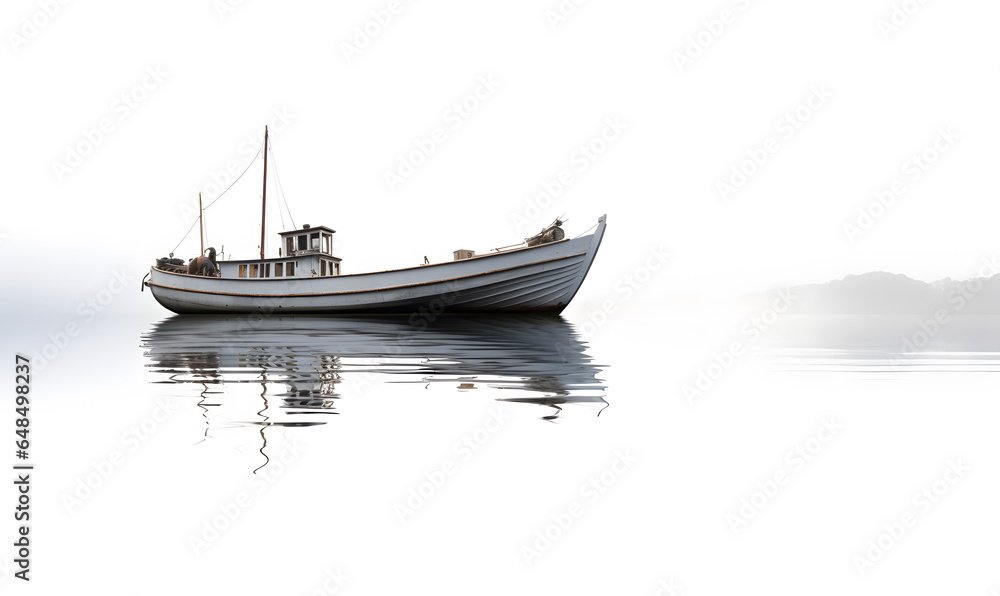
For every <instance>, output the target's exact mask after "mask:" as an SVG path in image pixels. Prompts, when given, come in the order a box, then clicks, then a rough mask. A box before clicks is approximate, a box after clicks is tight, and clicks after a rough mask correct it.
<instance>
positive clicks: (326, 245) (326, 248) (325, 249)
mask: <svg viewBox="0 0 1000 596" xmlns="http://www.w3.org/2000/svg"><path fill="white" fill-rule="evenodd" d="M332 238H333V237H332V236H330V235H329V234H323V252H325V253H326V254H330V253H331V252H333V251H332V250H330V241H331V239H332Z"/></svg>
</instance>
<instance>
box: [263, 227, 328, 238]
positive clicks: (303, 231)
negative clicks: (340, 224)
mask: <svg viewBox="0 0 1000 596" xmlns="http://www.w3.org/2000/svg"><path fill="white" fill-rule="evenodd" d="M320 230H322V231H324V232H330V233H331V234H336V233H337V230H333V229H330V228H328V227H326V226H310V227H308V228H301V229H299V230H289V231H287V232H278V235H279V236H286V235H288V234H308V233H309V232H318V231H320Z"/></svg>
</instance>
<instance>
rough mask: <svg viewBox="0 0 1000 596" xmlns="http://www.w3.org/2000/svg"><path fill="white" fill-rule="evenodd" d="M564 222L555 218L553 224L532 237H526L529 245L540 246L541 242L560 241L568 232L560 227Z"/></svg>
mask: <svg viewBox="0 0 1000 596" xmlns="http://www.w3.org/2000/svg"><path fill="white" fill-rule="evenodd" d="M562 224H563V222H561V221H560V220H558V219H557V220H555V221H554V222H552V225H550V226H549V227H547V228H545V229H544V230H542V231H541V232H539V233H537V234H535V235H534V236H532V237H531V238H527V239H525V242H527V243H528V246H538V245H539V244H548V243H550V242H558V241H559V240H562V239H563V238H565V237H566V232H564V231H563V229H562V228H561V227H560V226H562Z"/></svg>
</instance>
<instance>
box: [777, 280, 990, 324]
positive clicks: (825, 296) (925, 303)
mask: <svg viewBox="0 0 1000 596" xmlns="http://www.w3.org/2000/svg"><path fill="white" fill-rule="evenodd" d="M791 292H792V294H793V295H794V296H797V300H796V301H795V305H794V307H793V309H792V312H795V313H799V314H873V315H874V314H930V313H933V312H935V311H936V310H938V309H945V310H946V311H947V312H949V313H951V314H1000V275H994V276H993V277H987V278H973V279H970V280H953V279H950V278H945V279H942V280H938V281H935V282H932V283H927V282H923V281H918V280H915V279H911V278H909V277H907V276H905V275H900V274H893V273H886V272H884V271H877V272H873V273H865V274H863V275H849V276H847V277H845V278H844V279H841V280H836V281H831V282H827V283H823V284H809V285H802V286H794V287H793V288H791Z"/></svg>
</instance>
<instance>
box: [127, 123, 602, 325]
mask: <svg viewBox="0 0 1000 596" xmlns="http://www.w3.org/2000/svg"><path fill="white" fill-rule="evenodd" d="M263 150H264V192H263V193H262V196H261V202H262V207H261V212H262V216H261V242H260V246H261V251H260V255H259V258H252V259H229V260H217V258H216V257H217V255H216V251H215V249H214V248H211V247H210V248H209V249H207V250H206V249H205V248H204V234H203V233H202V253H201V256H199V257H197V258H195V259H191V260H190V261H188V262H187V263H185V262H184V261H183V260H181V259H175V258H173V253H171V254H170V257H169V258H160V259H157V260H156V263H155V264H154V265H153V266H151V267H150V270H149V273H148V274H147V276H146V277H145V278H143V288H146V287H148V288H149V289H150V291H151V293H152V294H153V297H154V298H156V300H157V302H159V303H160V304H161V305H163V306H164V307H165V308H167V309H169V310H171V311H173V312H175V313H179V314H189V313H198V314H208V313H253V312H263V313H269V314H270V313H280V314H300V313H301V314H341V313H342V314H356V313H411V314H414V313H424V314H426V313H431V314H434V315H437V314H441V313H472V312H536V313H551V314H558V313H560V312H562V310H563V309H565V308H566V306H567V305H569V303H570V301H571V300H572V299H573V297H574V296H575V295H576V293H577V291H579V289H580V286H581V285H582V284H583V280H584V278H586V276H587V272H588V271H589V270H590V267H591V265H592V264H593V262H594V257H596V256H597V250H598V248H599V247H600V245H601V239H602V238H603V237H604V230H605V226H606V220H607V217H606V216H601V217H600V218H598V220H597V223H596V224H595V225H594V226H593V228H592V232H591V231H590V230H588V232H589V233H587V232H585V235H580V236H578V237H576V238H572V239H569V238H566V233H565V231H564V230H563V228H562V225H563V221H561V220H559V219H557V220H556V221H554V222H553V223H552V224H551V225H549V226H547V227H546V228H544V229H543V230H541V231H540V232H539V233H538V234H536V235H535V236H532V237H531V238H525V239H524V241H523V242H520V243H518V244H516V245H511V246H508V247H503V248H500V249H493V250H490V251H488V252H485V253H482V254H477V252H476V251H474V250H467V249H460V250H456V251H454V253H453V255H452V256H453V260H451V261H445V262H437V263H432V262H429V261H428V259H427V258H426V257H424V263H423V264H420V265H417V266H414V267H406V268H402V269H392V270H386V271H371V272H367V273H351V274H347V273H344V272H343V270H342V268H341V265H342V261H341V259H340V258H338V257H336V256H334V255H333V253H332V248H331V247H332V244H333V242H332V240H333V234H334V233H336V231H335V230H333V229H332V228H328V227H326V226H322V225H320V226H310V225H308V224H305V225H303V226H302V227H301V228H297V229H294V230H289V231H283V232H279V233H278V236H279V237H280V244H279V250H278V257H276V258H265V255H264V239H265V221H264V220H265V217H264V215H263V214H264V213H266V205H267V155H268V133H267V129H266V128H265V131H264V144H263ZM248 167H249V166H248ZM227 190H228V189H227ZM199 211H200V212H202V210H201V208H200V206H199ZM201 219H202V216H201V215H199V223H200V221H201ZM206 252H208V255H207V256H206V254H205V253H206Z"/></svg>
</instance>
